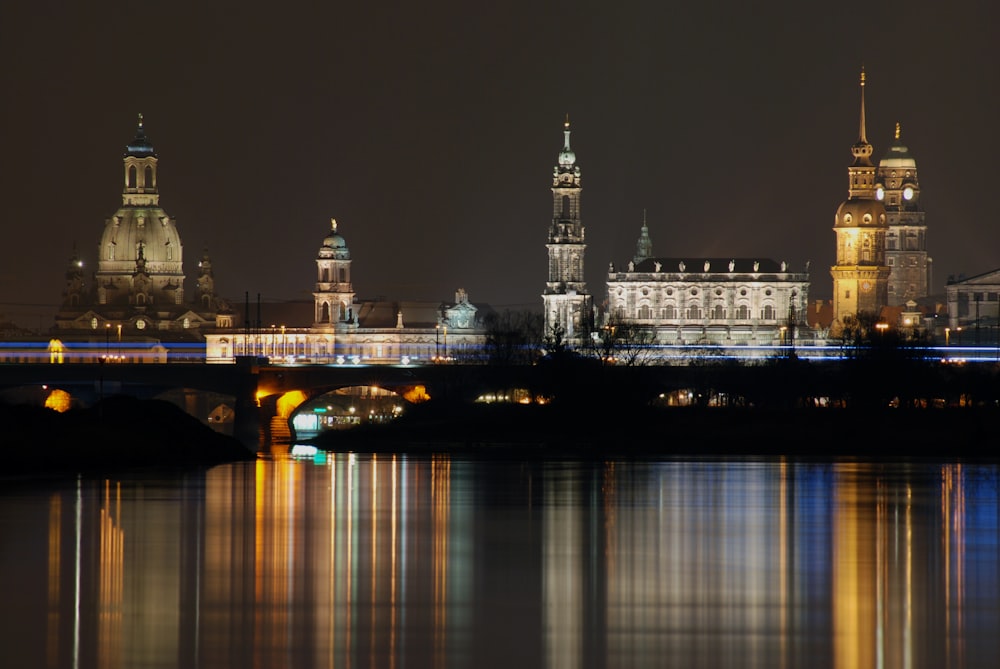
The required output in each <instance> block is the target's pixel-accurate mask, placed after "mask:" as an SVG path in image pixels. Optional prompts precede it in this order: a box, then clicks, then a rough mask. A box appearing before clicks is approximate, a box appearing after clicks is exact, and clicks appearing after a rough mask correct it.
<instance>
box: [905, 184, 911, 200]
mask: <svg viewBox="0 0 1000 669" xmlns="http://www.w3.org/2000/svg"><path fill="white" fill-rule="evenodd" d="M903 198H904V199H906V200H912V199H913V189H912V188H910V187H909V186H907V187H906V188H904V189H903Z"/></svg>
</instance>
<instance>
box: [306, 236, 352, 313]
mask: <svg viewBox="0 0 1000 669" xmlns="http://www.w3.org/2000/svg"><path fill="white" fill-rule="evenodd" d="M313 298H314V300H315V306H316V315H315V323H314V324H313V327H330V326H340V327H343V326H345V325H348V324H351V323H354V322H356V321H355V318H354V316H355V314H354V284H352V283H351V252H350V250H349V249H348V248H347V242H346V241H344V238H343V237H342V236H341V235H340V233H338V232H337V219H334V218H331V219H330V232H329V234H327V236H326V237H324V238H323V244H322V245H321V246H320V247H319V253H318V254H317V255H316V288H315V290H314V292H313Z"/></svg>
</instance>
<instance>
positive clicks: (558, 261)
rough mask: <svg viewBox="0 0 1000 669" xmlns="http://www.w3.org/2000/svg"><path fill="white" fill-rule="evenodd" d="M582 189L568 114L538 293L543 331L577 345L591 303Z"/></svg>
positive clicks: (588, 320)
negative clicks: (559, 333) (542, 285)
mask: <svg viewBox="0 0 1000 669" xmlns="http://www.w3.org/2000/svg"><path fill="white" fill-rule="evenodd" d="M582 192H583V188H582V186H581V180H580V166H579V165H577V164H576V154H575V153H574V152H573V149H572V148H570V129H569V117H568V116H567V117H566V122H565V124H564V126H563V148H562V151H560V152H559V159H558V164H557V165H556V166H555V167H554V168H553V169H552V222H551V223H550V224H549V238H548V243H547V244H546V245H545V248H546V249H548V256H549V276H548V280H547V281H546V283H545V293H544V294H543V295H542V302H543V308H544V310H545V333H546V335H547V336H548V335H552V334H554V332H555V331H556V330H557V329H559V330H561V331H562V333H563V337H564V339H565V341H566V342H567V343H570V344H579V343H580V342H581V338H582V337H584V336H585V335H586V331H587V330H588V329H589V327H590V324H591V321H592V316H591V313H590V312H591V309H592V306H593V302H592V300H591V298H590V294H589V293H588V292H587V284H586V282H585V281H584V278H583V255H584V251H585V250H586V248H587V245H586V244H585V243H584V227H583V222H582V221H581V219H580V195H581V193H582Z"/></svg>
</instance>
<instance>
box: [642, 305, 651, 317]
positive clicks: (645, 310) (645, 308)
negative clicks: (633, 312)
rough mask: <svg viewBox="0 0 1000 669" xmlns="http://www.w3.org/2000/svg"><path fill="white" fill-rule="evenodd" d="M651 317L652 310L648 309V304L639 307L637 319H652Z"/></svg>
mask: <svg viewBox="0 0 1000 669" xmlns="http://www.w3.org/2000/svg"><path fill="white" fill-rule="evenodd" d="M652 317H653V310H652V309H650V308H649V305H648V304H644V305H642V306H641V307H639V318H640V319H643V318H646V319H648V318H652Z"/></svg>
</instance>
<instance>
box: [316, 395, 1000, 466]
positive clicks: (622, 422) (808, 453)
mask: <svg viewBox="0 0 1000 669" xmlns="http://www.w3.org/2000/svg"><path fill="white" fill-rule="evenodd" d="M998 433H1000V409H997V408H992V407H991V408H982V407H978V408H971V407H970V408H935V409H898V408H878V409H874V408H866V409H862V408H808V409H803V408H788V409H780V408H741V407H670V408H665V407H659V408H658V407H641V408H638V409H629V410H625V409H622V408H620V407H619V408H613V407H608V408H603V407H600V406H591V407H582V408H576V409H570V408H560V407H555V406H534V405H530V406H519V405H456V406H451V407H446V406H439V407H426V406H418V407H411V408H410V410H408V412H407V413H406V414H404V416H403V417H401V418H399V419H397V420H395V421H393V422H392V423H388V424H381V425H363V426H361V427H358V428H355V429H352V430H345V431H331V432H328V433H324V434H322V435H320V436H318V437H316V438H315V439H312V440H310V442H309V443H312V444H313V445H315V446H317V447H318V448H322V449H324V450H330V451H343V450H351V451H356V452H411V453H416V452H423V453H431V452H451V453H469V454H476V455H485V456H489V455H500V454H512V455H513V454H518V455H522V456H531V455H535V456H542V457H553V456H568V457H594V456H600V457H606V456H616V455H617V456H624V457H643V456H695V457H698V456H709V457H748V456H751V457H752V456H789V457H806V458H829V457H857V458H893V459H899V458H903V459H918V458H920V459H926V458H934V459H941V458H946V459H955V458H963V459H976V460H988V461H1000V457H998V456H1000V452H998V449H997V447H996V445H995V444H996V443H997V440H996V435H997V434H998Z"/></svg>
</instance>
